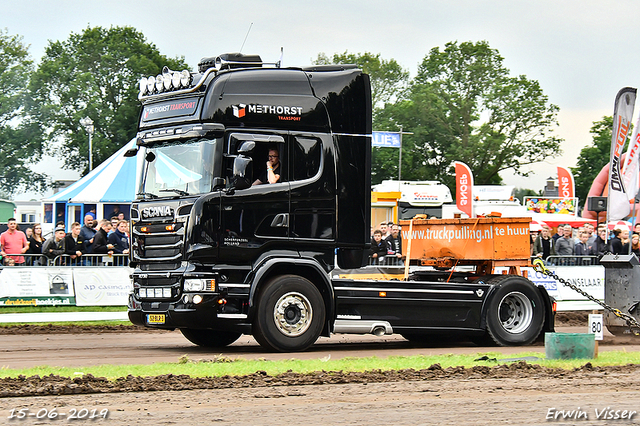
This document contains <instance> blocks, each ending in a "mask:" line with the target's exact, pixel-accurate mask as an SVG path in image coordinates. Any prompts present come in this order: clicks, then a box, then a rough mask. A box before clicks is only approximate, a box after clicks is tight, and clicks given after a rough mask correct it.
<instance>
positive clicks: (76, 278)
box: [73, 266, 133, 306]
mask: <svg viewBox="0 0 640 426" xmlns="http://www.w3.org/2000/svg"><path fill="white" fill-rule="evenodd" d="M130 273H131V268H128V267H122V268H121V267H113V266H107V267H75V268H73V282H74V285H75V292H76V305H78V306H126V305H127V301H128V298H129V293H131V291H132V290H133V288H132V285H131V280H130V279H129V274H130Z"/></svg>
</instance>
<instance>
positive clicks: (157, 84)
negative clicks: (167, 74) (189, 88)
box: [156, 74, 164, 92]
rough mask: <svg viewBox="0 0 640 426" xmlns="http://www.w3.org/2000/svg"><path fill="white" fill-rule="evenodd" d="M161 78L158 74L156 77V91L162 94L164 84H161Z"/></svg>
mask: <svg viewBox="0 0 640 426" xmlns="http://www.w3.org/2000/svg"><path fill="white" fill-rule="evenodd" d="M162 80H163V78H162V74H158V75H157V76H156V90H157V91H158V92H162V88H163V87H164V83H163V82H162Z"/></svg>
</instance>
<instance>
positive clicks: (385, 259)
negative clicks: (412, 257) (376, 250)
mask: <svg viewBox="0 0 640 426" xmlns="http://www.w3.org/2000/svg"><path fill="white" fill-rule="evenodd" d="M368 266H404V261H403V260H402V259H399V258H397V257H396V256H381V257H376V258H373V257H370V258H369V264H368Z"/></svg>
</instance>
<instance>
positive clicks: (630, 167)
mask: <svg viewBox="0 0 640 426" xmlns="http://www.w3.org/2000/svg"><path fill="white" fill-rule="evenodd" d="M639 129H640V116H638V121H637V122H636V126H635V127H634V128H633V136H632V137H631V140H630V141H629V149H627V155H626V157H625V159H624V164H623V165H622V176H623V177H624V179H623V182H624V187H625V189H626V190H627V196H628V197H629V201H630V202H633V200H634V198H635V197H636V195H637V194H638V189H640V188H639V183H640V182H638V179H639V178H640V177H639V175H640V161H638V159H639V157H640V156H639V154H640V133H638V130H639Z"/></svg>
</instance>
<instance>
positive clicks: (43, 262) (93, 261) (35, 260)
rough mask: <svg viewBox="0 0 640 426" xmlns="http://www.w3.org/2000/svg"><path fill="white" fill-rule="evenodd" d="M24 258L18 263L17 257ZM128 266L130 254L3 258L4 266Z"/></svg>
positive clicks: (38, 255) (32, 255) (33, 255)
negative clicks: (22, 261)
mask: <svg viewBox="0 0 640 426" xmlns="http://www.w3.org/2000/svg"><path fill="white" fill-rule="evenodd" d="M20 257H22V258H23V259H24V263H20V264H17V263H15V259H14V258H16V259H18V260H20ZM14 265H16V266H127V265H129V255H128V254H112V255H108V254H83V255H82V256H79V257H72V256H70V255H68V254H63V255H60V256H56V257H55V258H53V259H50V258H48V257H46V256H43V255H41V254H7V256H5V257H4V258H3V259H2V264H1V265H0V268H2V266H14Z"/></svg>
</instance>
